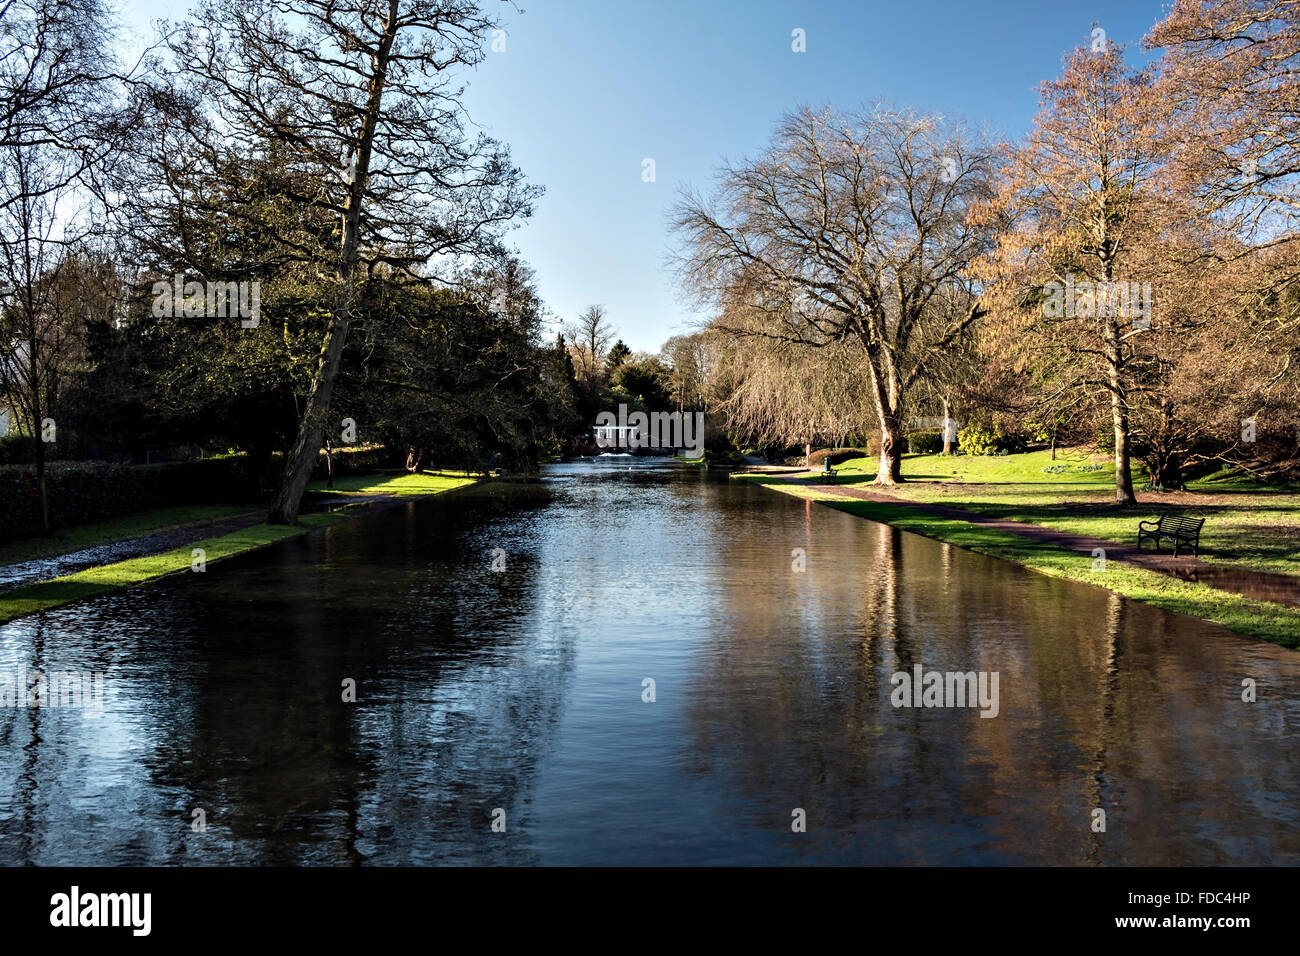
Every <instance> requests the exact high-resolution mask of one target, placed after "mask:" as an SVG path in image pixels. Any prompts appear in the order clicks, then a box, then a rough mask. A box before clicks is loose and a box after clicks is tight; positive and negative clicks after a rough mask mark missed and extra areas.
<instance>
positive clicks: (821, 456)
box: [808, 448, 879, 469]
mask: <svg viewBox="0 0 1300 956" xmlns="http://www.w3.org/2000/svg"><path fill="white" fill-rule="evenodd" d="M876 454H877V455H878V454H879V451H877V453H876ZM873 457H875V456H874V455H872V454H870V453H869V452H868V451H867V450H866V449H865V448H819V449H817V451H815V452H813V453H812V454H811V455H810V456H809V458H808V465H809V467H811V468H818V469H820V468H821V467H822V465H823V462H825V461H826V459H827V458H829V459H830V460H831V464H832V465H842V464H844V463H845V462H846V461H850V460H851V459H854V458H873Z"/></svg>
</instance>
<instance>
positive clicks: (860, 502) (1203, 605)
mask: <svg viewBox="0 0 1300 956" xmlns="http://www.w3.org/2000/svg"><path fill="white" fill-rule="evenodd" d="M732 477H733V478H734V479H737V480H742V481H747V482H749V483H750V484H753V485H757V486H759V487H762V488H769V489H771V490H773V491H776V492H779V493H782V494H788V495H791V496H793V497H797V498H804V499H807V500H810V501H815V502H817V503H818V504H823V505H826V506H828V507H831V508H835V509H836V510H838V511H844V512H847V513H848V514H851V515H855V516H857V517H859V518H867V519H868V520H871V521H878V522H880V523H882V524H887V525H890V526H891V527H895V528H899V529H900V530H903V531H909V532H911V533H913V534H918V535H921V536H922V537H925V538H930V539H932V540H935V541H942V542H944V543H946V544H952V545H955V546H957V547H959V548H964V549H965V550H967V551H974V552H977V553H979V554H985V555H988V556H990V557H994V558H1000V559H1002V560H1003V561H1010V562H1011V563H1013V564H1018V565H1020V566H1021V567H1024V568H1027V569H1029V570H1030V571H1036V572H1038V573H1039V574H1045V575H1047V576H1048V577H1054V578H1061V579H1064V580H1069V581H1073V582H1075V583H1078V584H1084V585H1088V586H1090V587H1096V588H1100V589H1101V590H1104V591H1110V592H1112V593H1115V594H1118V595H1120V596H1121V597H1126V598H1129V599H1130V600H1134V601H1139V602H1141V603H1143V604H1150V605H1152V606H1153V607H1158V608H1160V609H1161V610H1164V611H1170V612H1172V613H1175V614H1183V615H1186V616H1188V617H1195V618H1199V619H1201V620H1203V621H1208V622H1209V623H1211V624H1218V625H1219V626H1220V627H1225V628H1227V629H1228V630H1230V631H1233V632H1234V633H1236V634H1241V635H1242V636H1244V637H1251V638H1255V639H1257V640H1262V641H1267V642H1269V643H1270V644H1277V645H1280V646H1281V647H1286V648H1289V649H1292V650H1295V649H1296V648H1297V647H1300V610H1293V609H1291V608H1288V607H1286V606H1285V605H1282V604H1274V603H1272V602H1270V601H1260V600H1256V599H1254V598H1247V597H1243V596H1241V595H1237V594H1231V593H1229V592H1227V591H1219V590H1216V589H1214V588H1211V587H1209V586H1207V585H1204V584H1196V583H1193V582H1190V581H1182V580H1180V579H1178V578H1174V577H1171V576H1169V575H1167V574H1162V573H1160V572H1159V571H1152V570H1149V569H1146V568H1138V567H1133V566H1131V565H1126V564H1123V563H1122V562H1119V561H1111V562H1109V563H1108V564H1107V565H1106V570H1105V571H1094V570H1092V566H1093V559H1092V557H1091V556H1090V555H1081V554H1078V553H1077V552H1074V551H1069V550H1066V549H1064V548H1058V547H1054V546H1052V545H1047V544H1044V543H1042V542H1039V541H1033V540H1031V539H1029V538H1023V537H1020V536H1019V535H1013V534H1009V533H1007V532H1004V531H997V530H993V529H989V528H982V527H980V526H979V525H976V524H973V523H971V522H968V521H958V520H955V519H952V518H944V517H939V516H936V515H929V514H926V513H925V512H922V511H920V510H917V509H915V508H911V507H908V505H907V504H905V503H901V502H900V503H898V504H894V503H885V502H876V501H867V500H864V499H861V498H852V497H849V496H847V495H836V494H833V493H830V492H826V491H823V490H821V489H814V488H809V487H808V486H806V485H801V484H798V483H796V482H793V481H789V480H786V479H783V478H777V477H775V476H772V475H764V474H740V475H733V476H732ZM1103 575H1104V576H1105V577H1104V582H1105V583H1102V581H1103Z"/></svg>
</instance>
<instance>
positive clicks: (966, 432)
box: [957, 422, 998, 455]
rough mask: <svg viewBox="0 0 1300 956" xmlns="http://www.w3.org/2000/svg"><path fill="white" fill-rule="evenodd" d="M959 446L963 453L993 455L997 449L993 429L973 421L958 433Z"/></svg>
mask: <svg viewBox="0 0 1300 956" xmlns="http://www.w3.org/2000/svg"><path fill="white" fill-rule="evenodd" d="M957 447H958V448H960V449H961V453H962V454H963V455H991V454H993V452H995V451H997V447H998V442H997V435H995V434H994V433H993V429H991V428H986V427H985V426H983V425H979V424H976V423H975V422H971V423H970V424H969V425H967V426H966V427H965V428H963V429H962V430H961V431H959V432H958V433H957Z"/></svg>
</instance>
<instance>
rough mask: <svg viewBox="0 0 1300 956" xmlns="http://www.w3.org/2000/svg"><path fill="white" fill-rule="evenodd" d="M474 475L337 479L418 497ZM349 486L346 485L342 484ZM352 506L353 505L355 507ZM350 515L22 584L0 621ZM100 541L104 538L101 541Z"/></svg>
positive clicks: (303, 520)
mask: <svg viewBox="0 0 1300 956" xmlns="http://www.w3.org/2000/svg"><path fill="white" fill-rule="evenodd" d="M474 480H475V479H473V478H470V477H467V476H464V475H450V474H443V475H400V476H394V477H389V478H383V477H375V476H355V477H349V478H347V479H340V480H338V481H336V482H335V488H334V490H335V491H338V492H340V493H347V492H351V493H354V494H389V495H395V496H397V497H415V496H422V495H430V494H439V493H440V492H444V491H449V490H451V489H452V488H459V487H462V486H464V485H468V484H473V482H474ZM345 485H346V486H347V487H346V488H345V487H344V486H345ZM351 507H353V506H349V508H351ZM244 511H247V508H245V509H244ZM349 517H351V516H350V515H348V514H347V511H346V510H343V511H336V512H333V513H329V514H308V515H301V516H299V518H298V522H299V523H298V525H297V526H295V527H288V526H286V525H273V524H256V525H252V526H251V527H248V528H243V529H241V530H239V531H235V532H232V533H230V534H224V535H220V536H219V537H215V538H205V539H204V540H202V541H196V542H194V543H193V544H187V545H185V546H183V547H179V548H174V549H172V550H170V551H164V552H161V553H159V554H150V555H144V556H143V557H139V558H131V559H129V560H126V561H117V562H114V563H112V564H104V565H100V566H99V567H94V568H87V569H85V570H84V571H78V572H76V573H75V574H69V575H65V576H63V577H58V578H51V579H50V580H48V581H37V582H35V583H33V584H28V585H25V586H24V587H20V588H15V589H13V590H12V591H6V592H4V593H3V594H0V624H4V623H6V622H8V621H12V620H14V619H15V618H18V617H22V616H24V615H26V614H34V613H36V612H37V611H45V610H49V609H50V608H54V607H60V606H62V605H64V604H71V603H72V602H74V601H83V600H85V599H87V598H93V597H99V596H100V595H101V594H107V593H108V592H110V591H115V590H117V589H119V588H129V587H135V586H137V585H140V584H146V583H148V582H150V581H156V580H158V579H159V578H163V577H166V576H168V575H171V574H179V573H183V572H189V571H190V569H191V567H192V564H193V561H194V556H193V549H195V548H202V549H203V551H204V560H205V562H206V564H211V563H213V562H214V561H220V560H222V559H224V558H229V557H233V556H234V555H237V554H243V553H245V552H247V551H253V550H256V549H257V548H263V547H266V546H267V545H270V544H275V543H276V542H277V541H283V540H285V539H286V538H292V537H296V536H297V535H300V534H306V533H307V532H308V531H312V530H314V529H316V528H321V527H324V526H326V525H329V524H333V523H335V522H338V521H343V520H346V519H347V518H349ZM101 543H102V542H101Z"/></svg>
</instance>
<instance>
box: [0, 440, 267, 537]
mask: <svg viewBox="0 0 1300 956" xmlns="http://www.w3.org/2000/svg"><path fill="white" fill-rule="evenodd" d="M45 487H46V495H47V497H48V499H49V509H50V524H51V526H52V527H55V528H66V527H68V526H70V525H76V524H83V523H85V522H88V521H97V520H99V519H102V518H112V517H116V516H118V515H122V514H127V513H129V512H132V511H141V510H143V509H145V508H162V507H167V506H170V505H185V504H200V503H203V504H206V503H211V502H220V501H239V500H243V499H246V498H252V497H254V496H255V495H256V494H257V475H256V474H255V470H254V468H253V467H252V463H251V462H250V461H249V459H248V458H247V456H244V455H233V456H230V457H226V458H204V459H200V460H198V461H187V462H176V463H169V464H161V465H113V464H108V463H105V462H76V463H69V462H54V463H51V464H49V465H47V466H46V468H45ZM38 500H39V495H38V490H37V485H36V472H35V469H33V468H32V467H31V466H30V465H7V466H2V467H0V540H13V539H15V538H21V537H27V536H30V535H35V534H39V533H40V531H41V527H40V519H39V518H38V517H37V507H38V505H37V502H38Z"/></svg>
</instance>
